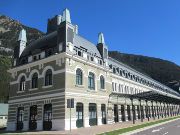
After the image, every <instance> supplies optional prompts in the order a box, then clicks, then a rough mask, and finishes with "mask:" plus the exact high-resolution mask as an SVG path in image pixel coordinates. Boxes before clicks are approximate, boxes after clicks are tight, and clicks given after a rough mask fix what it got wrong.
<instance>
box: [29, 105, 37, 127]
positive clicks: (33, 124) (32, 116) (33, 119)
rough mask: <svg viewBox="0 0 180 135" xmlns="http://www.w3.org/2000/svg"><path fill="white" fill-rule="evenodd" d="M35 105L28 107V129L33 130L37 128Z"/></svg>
mask: <svg viewBox="0 0 180 135" xmlns="http://www.w3.org/2000/svg"><path fill="white" fill-rule="evenodd" d="M36 121H37V105H33V106H31V107H30V116H29V129H30V130H35V129H36V128H37V122H36Z"/></svg>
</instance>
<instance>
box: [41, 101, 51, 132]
mask: <svg viewBox="0 0 180 135" xmlns="http://www.w3.org/2000/svg"><path fill="white" fill-rule="evenodd" d="M51 128H52V104H45V105H44V115H43V129H44V130H51Z"/></svg>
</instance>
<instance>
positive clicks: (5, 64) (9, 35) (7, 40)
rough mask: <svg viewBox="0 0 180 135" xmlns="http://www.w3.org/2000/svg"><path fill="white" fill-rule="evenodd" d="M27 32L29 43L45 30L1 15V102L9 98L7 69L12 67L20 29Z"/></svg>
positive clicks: (40, 35)
mask: <svg viewBox="0 0 180 135" xmlns="http://www.w3.org/2000/svg"><path fill="white" fill-rule="evenodd" d="M22 28H24V29H25V30H26V32H27V40H28V44H29V43H31V42H32V41H33V40H36V39H38V38H40V37H42V36H43V35H44V33H43V32H41V31H39V30H37V29H34V28H30V27H27V26H25V25H23V24H21V23H20V22H18V21H16V20H13V19H11V18H10V17H7V16H5V15H0V76H1V77H0V102H6V101H7V98H8V90H9V80H10V75H9V74H8V73H7V69H9V68H10V67H11V64H12V55H13V49H14V46H15V43H16V41H17V39H18V35H19V32H20V30H21V29H22Z"/></svg>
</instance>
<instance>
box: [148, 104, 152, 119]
mask: <svg viewBox="0 0 180 135" xmlns="http://www.w3.org/2000/svg"><path fill="white" fill-rule="evenodd" d="M151 111H152V110H151V107H150V106H148V114H149V115H148V117H149V118H151Z"/></svg>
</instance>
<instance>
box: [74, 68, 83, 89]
mask: <svg viewBox="0 0 180 135" xmlns="http://www.w3.org/2000/svg"><path fill="white" fill-rule="evenodd" d="M78 71H79V72H78ZM76 85H83V71H82V69H80V68H77V69H76Z"/></svg>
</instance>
